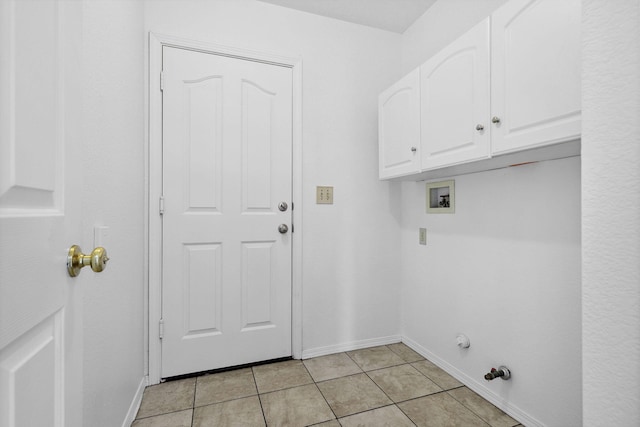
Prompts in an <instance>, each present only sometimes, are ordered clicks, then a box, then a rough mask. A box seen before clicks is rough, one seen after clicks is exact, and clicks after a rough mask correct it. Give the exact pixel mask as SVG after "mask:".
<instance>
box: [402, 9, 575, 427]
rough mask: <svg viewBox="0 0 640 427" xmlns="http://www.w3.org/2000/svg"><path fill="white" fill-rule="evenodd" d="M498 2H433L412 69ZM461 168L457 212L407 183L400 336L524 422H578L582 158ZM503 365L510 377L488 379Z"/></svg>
mask: <svg viewBox="0 0 640 427" xmlns="http://www.w3.org/2000/svg"><path fill="white" fill-rule="evenodd" d="M471 3H474V7H472V8H470V7H469V6H470V4H471ZM501 3H504V1H489V0H487V1H483V2H469V1H453V2H452V1H448V0H447V1H444V0H441V1H439V2H437V3H436V4H435V5H434V6H433V7H432V8H431V9H430V10H429V11H427V13H426V14H425V15H424V16H423V17H422V18H420V19H419V20H418V21H417V22H416V24H414V26H413V27H411V28H410V29H409V30H408V31H407V32H406V33H405V39H404V40H403V52H404V57H403V64H405V65H404V68H405V70H410V69H412V68H414V67H415V66H417V65H419V64H420V63H421V62H423V61H424V60H425V59H427V58H428V57H429V56H430V54H433V53H435V52H437V51H438V50H439V49H440V48H442V47H444V46H445V45H446V44H447V43H449V42H450V39H451V40H452V39H453V38H455V37H457V36H458V35H460V34H462V33H463V32H464V31H466V30H467V29H469V28H471V27H472V26H473V25H474V24H475V23H477V22H479V21H480V20H481V19H483V18H485V17H486V16H488V15H489V14H490V13H491V12H492V11H493V10H495V8H496V7H497V6H499V4H501ZM447 28H448V29H449V30H445V29H447ZM453 178H454V179H455V189H456V201H455V202H456V212H455V214H453V215H445V214H440V215H434V214H430V215H427V214H426V213H425V203H426V197H425V184H424V183H423V182H422V183H404V184H403V185H402V210H403V212H404V216H403V218H402V236H403V237H402V251H401V252H402V260H403V286H404V287H403V297H402V313H403V320H402V324H403V335H404V336H405V337H406V338H407V340H408V342H409V343H410V344H412V345H414V346H416V347H417V348H419V349H421V350H422V351H423V352H425V353H426V354H428V355H429V356H430V357H431V358H433V360H434V361H435V362H436V363H438V364H440V365H441V366H443V367H445V368H446V369H448V370H449V371H450V372H452V373H453V374H454V375H456V376H458V378H460V379H462V380H463V382H465V383H466V384H467V385H469V386H470V387H472V388H474V389H475V390H476V391H479V392H481V393H482V394H483V395H484V396H485V397H488V398H490V399H491V400H492V401H493V402H494V403H496V404H498V405H499V406H501V407H502V408H504V409H508V410H509V411H510V412H511V413H512V414H514V415H515V416H516V417H517V418H518V419H520V420H521V421H523V422H525V423H526V424H527V425H548V426H576V425H580V424H581V376H582V371H581V317H580V313H581V301H580V290H581V289H580V278H581V259H580V253H581V247H580V223H581V221H580V220H581V218H580V215H581V213H580V158H577V157H576V158H570V159H565V160H555V161H548V162H540V163H537V164H531V165H525V166H520V167H515V168H508V169H501V170H496V171H489V172H483V173H477V174H469V175H462V176H455V177H453ZM419 227H426V228H427V230H428V232H427V234H428V236H427V242H428V243H427V246H420V245H418V228H419ZM460 332H462V333H465V334H467V335H468V336H469V338H470V339H471V348H469V349H468V350H460V349H459V348H458V347H457V346H456V341H455V338H456V334H457V333H460ZM500 364H505V365H507V366H508V367H509V368H510V369H511V370H512V373H513V378H512V380H510V381H507V382H505V381H500V380H498V381H493V382H486V381H485V380H484V378H483V376H484V374H485V373H486V372H488V371H489V369H490V368H491V367H497V366H498V365H500Z"/></svg>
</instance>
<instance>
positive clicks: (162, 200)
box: [158, 196, 164, 215]
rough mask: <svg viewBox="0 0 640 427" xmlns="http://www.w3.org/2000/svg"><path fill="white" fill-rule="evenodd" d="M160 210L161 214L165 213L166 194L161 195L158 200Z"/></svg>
mask: <svg viewBox="0 0 640 427" xmlns="http://www.w3.org/2000/svg"><path fill="white" fill-rule="evenodd" d="M158 211H159V212H160V215H164V196H160V200H159V202H158Z"/></svg>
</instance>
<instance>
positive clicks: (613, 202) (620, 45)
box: [582, 0, 640, 426]
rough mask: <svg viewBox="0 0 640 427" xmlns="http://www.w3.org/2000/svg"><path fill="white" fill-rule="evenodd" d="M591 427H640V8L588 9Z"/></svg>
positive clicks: (585, 201) (590, 5) (625, 4)
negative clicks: (634, 426) (632, 426)
mask: <svg viewBox="0 0 640 427" xmlns="http://www.w3.org/2000/svg"><path fill="white" fill-rule="evenodd" d="M583 70H584V71H583V80H582V96H583V118H584V120H583V131H582V134H583V138H582V172H583V175H582V176H583V178H582V206H583V213H582V242H583V252H582V257H583V260H582V262H583V276H582V312H583V347H582V348H583V355H582V357H583V371H584V375H583V399H584V425H585V426H613V425H616V426H631V425H640V261H639V260H640V191H639V190H638V184H640V167H639V166H638V165H639V164H640V2H638V1H637V0H618V1H615V2H611V1H607V0H583Z"/></svg>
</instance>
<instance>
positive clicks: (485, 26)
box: [379, 0, 581, 179]
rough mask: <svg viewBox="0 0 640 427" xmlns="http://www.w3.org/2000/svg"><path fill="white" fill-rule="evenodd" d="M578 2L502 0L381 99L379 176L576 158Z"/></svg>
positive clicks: (466, 170)
mask: <svg viewBox="0 0 640 427" xmlns="http://www.w3.org/2000/svg"><path fill="white" fill-rule="evenodd" d="M580 2H581V0H510V1H508V2H507V3H505V4H504V5H503V6H502V7H501V8H499V9H497V10H496V11H495V12H494V13H493V14H492V15H491V16H490V17H489V18H487V19H485V20H484V21H482V22H481V23H480V24H478V25H476V26H475V27H473V28H472V29H471V30H470V31H468V32H467V33H465V34H464V35H462V36H461V37H460V38H458V39H457V40H456V41H454V42H453V43H451V44H450V45H448V46H447V47H445V48H444V49H443V50H441V51H440V52H438V53H437V54H436V55H434V56H433V57H432V58H430V59H429V60H428V61H426V62H425V63H424V64H422V66H421V67H420V68H419V70H414V71H413V72H411V73H410V74H409V75H407V76H406V77H404V78H403V79H402V80H400V81H399V82H398V83H396V84H395V85H393V86H392V87H391V88H389V89H387V90H386V91H385V92H384V93H383V94H382V95H380V99H379V120H380V124H379V126H380V129H379V130H380V134H379V138H380V178H381V179H385V178H386V179H388V178H397V177H402V176H406V175H412V176H411V179H431V178H436V177H440V176H451V175H458V174H463V173H470V172H479V171H482V170H488V169H493V168H499V167H505V166H509V165H512V164H518V163H526V162H532V161H541V160H550V159H557V158H561V157H568V156H575V155H579V154H580V141H579V138H580V134H581V69H580V63H581V58H580V52H581V46H580V23H581V4H580ZM561 143H563V144H561ZM412 150H413V151H412ZM416 153H417V155H416Z"/></svg>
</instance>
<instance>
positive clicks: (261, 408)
mask: <svg viewBox="0 0 640 427" xmlns="http://www.w3.org/2000/svg"><path fill="white" fill-rule="evenodd" d="M251 377H252V378H253V385H255V386H256V393H257V396H258V402H260V411H262V419H263V420H264V425H265V426H267V425H268V424H267V416H266V415H265V413H264V406H263V405H262V397H261V395H260V390H258V381H257V380H256V372H255V371H254V370H253V366H252V367H251ZM192 427H193V426H192Z"/></svg>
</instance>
